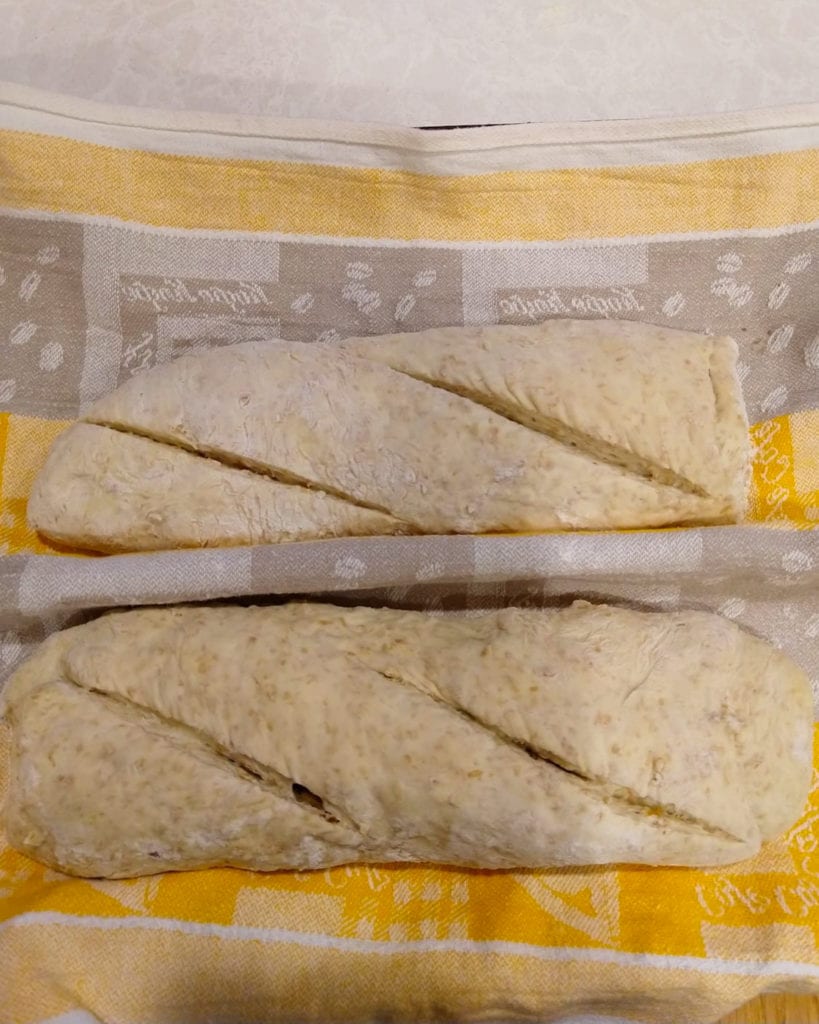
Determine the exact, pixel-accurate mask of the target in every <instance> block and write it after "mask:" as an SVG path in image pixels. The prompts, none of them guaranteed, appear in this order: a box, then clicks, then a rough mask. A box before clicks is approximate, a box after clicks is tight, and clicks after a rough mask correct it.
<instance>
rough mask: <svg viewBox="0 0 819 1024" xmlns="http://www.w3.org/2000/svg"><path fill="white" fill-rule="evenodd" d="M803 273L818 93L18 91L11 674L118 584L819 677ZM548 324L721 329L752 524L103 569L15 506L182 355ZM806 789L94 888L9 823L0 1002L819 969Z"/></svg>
mask: <svg viewBox="0 0 819 1024" xmlns="http://www.w3.org/2000/svg"><path fill="white" fill-rule="evenodd" d="M818 285H819V109H817V108H808V109H804V108H802V109H790V110H783V111H776V112H761V113H754V114H748V115H736V116H721V117H716V118H711V119H707V120H693V121H682V122H669V123H660V122H640V123H629V122H615V123H611V124H607V125H599V124H585V125H567V126H559V125H556V126H542V125H525V126H517V127H515V126H510V127H504V128H490V129H475V130H465V131H452V132H434V133H425V132H422V131H416V130H411V129H392V128H389V127H379V126H367V125H345V124H325V123H320V122H270V121H260V120H256V119H251V118H219V117H206V116H200V115H190V114H161V115H160V114H154V113H151V112H146V111H137V110H127V109H112V108H107V107H103V106H98V105H95V104H91V103H85V102H80V101H76V100H71V99H66V98H62V97H57V96H51V95H45V94H40V93H36V92H32V91H30V90H26V89H22V88H19V87H12V86H8V87H4V88H3V89H2V91H0V548H1V549H2V552H3V557H2V558H0V673H1V674H2V675H3V676H7V675H8V674H9V673H10V672H11V671H12V670H13V669H14V667H15V665H17V664H18V663H19V662H20V660H21V659H22V658H23V657H24V656H25V655H26V653H27V652H28V651H29V650H30V649H31V648H32V647H33V645H35V644H37V643H38V642H40V641H41V640H42V639H43V638H44V637H45V636H46V635H47V634H48V633H49V632H51V631H52V630H54V629H56V628H59V627H61V626H63V625H65V624H67V623H69V622H76V621H79V620H80V619H81V618H82V616H84V615H88V614H91V613H93V611H94V610H95V609H100V608H104V607H111V606H114V605H126V604H140V603H161V602H170V601H180V600H202V599H211V598H215V597H235V596H245V597H246V596H248V595H253V594H270V593H320V592H323V593H330V592H334V593H335V594H336V597H337V598H338V599H340V600H345V601H347V602H355V601H360V602H368V603H371V602H376V601H380V602H387V603H391V604H396V605H402V606H408V607H425V608H428V609H430V610H431V611H433V612H444V611H446V610H449V609H456V608H460V609H464V608H466V609H473V610H474V609H478V608H481V607H487V606H490V605H497V604H498V603H500V602H506V601H516V602H518V603H524V604H527V603H528V604H531V605H537V604H538V603H540V602H542V601H544V600H553V599H554V598H555V597H561V596H566V595H571V594H578V593H582V594H583V595H584V596H592V598H595V597H597V598H607V599H614V600H626V601H637V602H640V603H641V604H643V605H647V606H650V607H656V608H674V607H681V606H693V607H703V608H712V609H714V610H717V611H719V612H720V613H721V614H723V615H727V616H729V617H731V618H733V619H735V620H737V621H738V622H740V623H742V624H743V625H745V626H747V627H748V628H750V629H753V630H755V631H756V632H758V633H760V634H761V635H764V636H766V637H768V638H769V639H771V640H773V641H774V642H775V643H777V644H779V645H781V646H782V647H784V648H785V649H786V650H788V651H789V652H790V653H791V654H792V655H793V656H794V657H795V658H796V659H797V660H798V661H799V662H800V663H801V664H802V665H803V666H804V668H805V669H806V671H807V672H808V673H809V674H810V675H811V677H812V679H813V681H814V683H815V684H819V533H817V532H816V531H815V529H814V527H815V526H816V524H817V522H819V286H818ZM568 316H571V317H580V318H583V317H586V318H599V317H609V318H626V319H638V320H645V321H653V322H656V323H659V324H664V325H669V326H674V327H681V328H689V329H694V330H698V331H713V332H719V333H730V334H732V335H733V336H734V337H736V338H737V340H738V342H739V346H740V374H741V377H742V381H743V388H744V391H745V396H746V401H747V405H748V410H749V415H750V418H751V422H752V423H753V424H754V426H753V430H752V433H753V438H754V442H755V445H756V459H755V463H754V469H753V511H752V522H751V523H749V524H746V525H743V526H739V527H712V528H704V529H688V530H655V531H646V532H642V531H631V532H629V531H624V532H619V533H610V534H594V533H592V534H576V535H572V534H563V535H561V534H550V535H540V536H538V535H534V536H512V537H407V538H372V539H364V540H360V539H353V540H339V541H327V542H318V543H310V544H300V545H281V546H279V547H266V548H253V549H232V550H221V551H219V550H214V551H191V552H171V553H165V554H150V555H133V556H117V557H111V558H100V557H93V556H90V557H89V556H83V557H78V556H77V555H76V554H75V553H74V554H72V553H71V552H64V551H58V550H56V549H53V548H50V547H48V546H47V545H45V544H44V543H42V542H41V541H40V540H39V539H38V538H37V537H36V536H34V535H33V534H32V532H31V531H30V530H29V529H28V527H27V525H26V522H25V508H26V498H27V494H28V492H29V490H30V487H31V483H32V480H33V478H34V475H35V473H36V471H37V469H38V468H39V466H40V465H41V464H42V461H43V459H44V456H45V453H46V451H47V449H48V446H49V444H50V443H51V441H52V440H53V438H54V437H55V436H56V435H57V434H58V433H59V432H60V431H61V430H62V429H64V427H65V425H66V424H67V423H68V422H69V421H70V420H71V419H72V418H73V417H75V416H76V415H77V413H78V411H79V410H80V409H82V408H83V407H84V406H86V405H87V404H88V403H90V402H92V401H93V400H94V399H96V398H97V397H98V396H100V395H101V394H103V393H105V392H107V391H110V390H111V389H113V388H114V387H116V386H117V385H118V384H120V383H121V382H123V381H124V380H127V379H128V378H129V377H131V376H132V375H133V374H135V373H137V372H139V371H141V370H143V369H146V368H148V367H150V366H153V365H154V364H156V363H160V362H164V361H167V360H169V359H172V358H174V357H176V356H178V355H179V354H181V353H183V352H187V351H190V350H195V349H201V348H207V347H210V346H216V345H229V344H231V343H232V342H235V341H239V340H242V341H244V340H250V339H254V338H270V337H277V336H278V337H283V338H287V339H293V340H299V341H310V342H321V341H330V340H334V339H337V338H340V337H344V336H348V335H360V334H380V333H389V332H394V331H417V330H420V329H423V328H427V327H431V326H434V325H444V324H457V323H469V324H492V323H498V322H500V323H520V324H530V323H537V322H538V321H541V320H543V319H546V318H549V317H568ZM0 737H2V748H0V764H3V765H5V763H6V756H7V744H8V736H7V733H6V732H3V731H0ZM816 778H817V784H816V786H815V788H814V792H813V794H812V797H811V801H812V802H811V804H810V806H809V807H808V808H806V811H805V815H804V817H803V818H802V820H801V821H800V822H799V824H798V825H797V826H796V827H795V828H794V829H792V831H791V832H790V833H789V834H788V835H787V836H785V837H783V838H782V839H781V840H780V841H777V842H775V843H772V844H770V845H769V846H768V847H767V848H766V849H765V850H764V852H763V853H762V854H761V855H760V856H758V857H757V858H756V859H754V860H752V861H748V862H745V863H742V864H738V865H735V866H733V867H730V868H725V869H720V870H708V871H697V870H681V869H674V870H672V869H648V868H623V867H620V868H617V867H614V868H592V869H567V870H551V871H512V872H494V873H493V872H482V871H466V870H456V869H450V868H445V867H427V866H416V867H395V866H382V865H376V866H372V867H355V868H338V869H334V870H330V871H324V872H313V873H302V874H299V873H288V872H282V873H279V874H273V875H263V874H251V873H245V872H240V871H234V870H228V869H225V870H213V871H206V872H190V873H186V874H176V875H174V874H168V875H164V876H157V877H152V878H146V879H138V880H132V881H116V882H112V881H90V880H77V879H70V878H68V877H65V876H62V875H60V874H58V873H55V872H53V871H50V870H47V869H45V868H43V867H41V866H39V865H38V864H35V863H33V862H32V861H29V860H27V859H26V858H24V857H23V856H21V855H19V854H17V853H15V852H13V851H12V850H11V849H9V848H8V847H7V846H6V845H5V843H4V841H3V839H2V837H0V1019H1V1020H3V1021H7V1020H8V1021H15V1022H23V1024H28V1022H42V1021H46V1020H52V1019H59V1020H63V1021H77V1022H79V1021H83V1022H86V1024H87V1022H93V1021H95V1020H100V1021H116V1022H120V1021H123V1022H125V1021H127V1022H140V1024H141V1022H146V1024H148V1022H150V1024H159V1022H161V1024H166V1022H168V1024H169V1022H180V1024H182V1022H184V1024H197V1022H205V1021H227V1020H230V1021H239V1020H241V1021H265V1022H272V1021H276V1022H278V1021H281V1022H285V1021H288V1022H290V1021H294V1020H298V1021H301V1022H306V1024H307V1022H315V1024H319V1022H324V1021H327V1020H332V1021H334V1022H346V1021H349V1022H354V1021H372V1020H381V1019H390V1020H394V1021H413V1022H418V1021H434V1020H459V1021H460V1020H464V1021H465V1020H483V1019H487V1020H489V1019H493V1020H503V1021H512V1020H530V1021H531V1020H537V1021H540V1020H546V1019H549V1020H566V1021H568V1020H575V1019H583V1020H585V1021H590V1020H594V1021H597V1022H600V1021H603V1020H609V1019H614V1018H617V1019H628V1020H632V1019H634V1020H642V1021H650V1022H656V1024H661V1022H679V1021H682V1020H691V1021H693V1020H696V1021H701V1022H704V1021H708V1020H713V1019H715V1018H717V1017H718V1016H720V1015H721V1014H723V1013H725V1012H727V1011H728V1010H730V1009H731V1008H732V1007H734V1006H736V1005H738V1004H740V1003H741V1002H743V1001H745V1000H746V999H748V998H750V997H752V996H753V995H755V994H756V993H759V992H761V991H763V990H765V989H767V988H771V987H774V986H776V987H779V988H782V987H786V988H788V987H789V988H794V989H797V990H799V991H803V992H819V774H817V776H816ZM0 780H2V781H0V786H5V784H6V782H7V779H6V771H5V767H3V768H2V769H1V770H0ZM72 1014H73V1015H72ZM61 1015H67V1016H61Z"/></svg>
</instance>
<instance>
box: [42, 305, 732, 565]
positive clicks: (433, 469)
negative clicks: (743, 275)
mask: <svg viewBox="0 0 819 1024" xmlns="http://www.w3.org/2000/svg"><path fill="white" fill-rule="evenodd" d="M655 349H656V351H655ZM735 361H736V346H735V344H734V342H732V341H731V340H730V339H727V338H717V339H714V338H707V337H702V336H699V335H691V334H686V333H684V332H680V331H667V330H664V329H661V328H656V327H650V326H647V325H643V324H631V323H627V322H626V323H623V322H621V323H616V324H615V323H603V324H596V323H594V322H592V323H589V322H574V321H555V322H551V323H548V324H541V325H538V326H536V327H530V328H506V327H498V328H487V329H485V330H483V331H478V332H476V331H474V330H469V329H465V328H450V329H444V330H436V331H427V332H423V333H421V334H417V335H412V334H409V335H396V336H392V337H389V338H384V339H363V340H362V339H358V340H354V341H351V342H349V343H345V344H344V345H342V346H338V345H333V346H328V345H317V344H313V345H305V344H299V343H295V342H249V343H245V344H239V345H234V346H231V347H229V348H220V349H216V350H213V351H211V352H208V353H205V354H204V355H202V354H199V355H189V356H184V357H182V358H181V359H178V360H177V361H176V362H174V363H172V364H170V365H167V366H159V367H156V368H154V369H153V370H150V371H148V372H147V373H144V374H141V375H139V376H137V377H134V378H132V379H131V380H130V381H128V382H127V383H126V384H124V385H123V386H122V387H121V388H119V389H118V390H117V391H115V392H114V393H113V394H111V395H108V396H107V397H105V398H103V399H101V400H100V401H98V402H97V403H95V404H94V405H93V406H92V407H91V408H90V409H89V410H88V411H87V412H86V414H85V416H84V420H85V421H86V423H87V424H95V425H97V426H98V427H99V429H100V430H104V431H107V434H106V435H105V436H103V435H102V434H100V433H99V431H97V432H90V431H88V430H84V431H82V432H78V430H77V429H76V428H75V429H74V431H73V433H71V432H70V433H69V438H70V440H69V441H65V442H64V443H63V447H62V448H61V449H59V450H58V451H57V452H56V453H55V454H54V456H53V457H52V458H50V459H49V460H48V462H47V464H46V466H45V468H44V470H43V471H42V473H41V474H40V476H39V478H38V480H37V483H36V486H35V488H34V491H33V493H32V495H31V500H30V502H29V519H30V521H31V523H32V525H33V526H34V527H35V528H37V529H38V530H39V531H40V532H41V533H43V534H45V535H46V536H49V537H52V538H55V539H57V540H59V541H61V542H62V543H68V544H75V545H77V546H80V547H89V548H93V549H97V550H150V549H155V548H161V547H177V546H197V545H206V544H230V543H257V542H266V541H269V540H275V539H291V540H295V539H308V538H313V537H322V536H336V535H338V533H339V532H348V533H349V534H356V533H359V534H366V533H374V532H383V533H392V532H399V531H403V532H419V533H491V532H525V531H542V530H560V529H608V528H627V527H648V526H662V525H667V524H672V523H707V522H732V521H736V519H737V518H739V517H741V515H742V514H743V511H744V505H745V493H746V489H747V475H748V461H749V439H748V433H747V424H746V422H745V416H744V412H743V407H742V399H741V394H740V391H739V387H738V384H737V381H736V375H735V372H734V364H735ZM134 435H135V436H137V437H139V438H141V439H143V440H144V439H150V440H151V441H153V442H154V447H150V448H149V447H147V446H146V445H140V446H136V445H134V443H133V440H132V439H133V436H134ZM85 446H87V448H86V447H85ZM177 449H185V450H187V452H188V453H189V454H190V457H191V458H195V457H197V456H199V457H202V462H203V466H202V468H201V470H200V471H197V469H196V468H195V467H194V466H193V464H192V463H191V462H190V461H189V460H183V459H181V457H180V456H179V454H178V452H177V451H176V450H177ZM163 451H165V452H169V453H170V454H165V455H163ZM120 452H121V454H120ZM152 453H153V454H152ZM152 458H153V459H155V460H156V461H155V464H154V465H153V467H152V469H151V471H150V472H147V473H145V474H143V473H142V471H140V472H139V473H137V474H134V473H133V472H131V471H130V470H129V469H128V467H129V465H130V464H131V463H132V462H133V461H137V462H139V464H140V466H142V465H143V464H145V463H147V462H148V461H150V460H151V459H152ZM214 462H220V463H222V464H223V468H225V469H228V468H229V469H230V470H234V471H235V470H236V468H237V467H239V468H241V469H243V470H244V471H245V472H246V473H253V474H255V475H256V476H258V477H260V482H259V484H258V486H257V487H252V486H251V483H250V481H249V479H248V477H247V476H242V477H237V476H236V475H235V473H234V474H233V475H231V474H229V473H227V472H225V473H224V475H223V477H222V478H220V479H223V480H224V482H225V491H224V497H223V500H222V501H221V502H220V503H219V505H220V507H219V509H218V510H213V512H212V514H210V515H208V514H205V513H202V509H206V510H207V509H210V506H211V498H212V493H213V488H214V481H215V480H216V477H217V470H216V467H215V466H214V465H213V463H214ZM74 478H76V482H74ZM180 479H183V480H184V485H183V486H182V487H181V488H180V489H179V491H178V494H179V497H178V499H177V501H176V506H175V508H174V509H171V508H165V506H164V505H163V503H162V501H161V499H157V498H156V497H155V495H158V494H159V493H160V492H161V491H163V490H164V491H166V492H167V493H168V494H170V493H171V491H172V490H173V489H174V488H175V486H176V484H177V483H178V481H179V480H180ZM228 481H232V482H231V483H229V482H228ZM239 481H241V483H239ZM274 485H277V486H274ZM283 485H289V486H288V487H284V486H283ZM112 488H113V490H114V492H115V494H116V505H117V514H116V525H115V524H114V523H113V521H112V522H110V523H107V522H105V521H104V517H105V513H104V511H103V509H104V507H105V506H106V505H109V506H110V504H111V494H112ZM294 488H299V489H301V490H302V491H306V492H310V493H308V494H307V495H306V496H304V498H303V500H302V501H299V500H297V498H296V496H295V494H294ZM234 491H235V493H236V494H237V497H236V498H235V499H234V498H233V497H231V492H234ZM315 492H321V493H322V494H323V495H324V496H325V497H331V498H333V499H335V501H334V502H327V501H325V502H323V503H321V502H319V501H318V500H317V498H316V493H315ZM340 503H343V504H344V505H346V506H349V508H348V510H347V511H346V513H345V511H344V510H343V509H342V508H341V507H340ZM146 506H149V507H150V510H151V511H152V513H153V522H152V523H150V524H146V520H145V516H146ZM375 513H378V514H379V515H375ZM185 519H187V520H189V522H190V530H188V529H186V527H185V524H184V520H185ZM348 525H349V528H348Z"/></svg>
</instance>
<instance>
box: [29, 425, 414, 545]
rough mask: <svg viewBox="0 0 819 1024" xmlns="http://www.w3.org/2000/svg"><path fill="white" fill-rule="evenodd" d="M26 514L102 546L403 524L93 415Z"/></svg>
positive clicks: (59, 455) (256, 540)
mask: <svg viewBox="0 0 819 1024" xmlns="http://www.w3.org/2000/svg"><path fill="white" fill-rule="evenodd" d="M29 518H30V521H31V523H32V525H34V526H35V527H36V528H37V529H38V530H40V531H41V532H42V533H44V534H46V535H47V536H49V537H51V538H52V539H54V540H56V541H59V542H60V543H63V544H74V545H76V546H78V547H82V548H91V549H93V550H95V551H106V552H107V551H110V552H116V551H150V550H157V549H162V548H168V547H173V548H190V547H211V546H219V545H224V546H228V545H235V544H272V543H277V542H280V541H297V540H303V539H306V538H323V537H351V536H352V537H359V536H366V535H372V534H390V533H403V532H407V528H406V526H405V525H404V524H402V523H400V522H398V520H396V519H394V518H393V517H392V516H389V515H386V514H385V513H383V512H376V511H374V510H373V509H367V508H359V507H358V506H357V505H352V504H350V503H349V502H346V501H342V500H341V499H339V498H335V497H333V496H332V495H330V494H324V493H323V492H321V491H316V490H311V489H309V488H307V487H295V486H293V485H291V484H283V483H279V482H278V481H276V480H272V479H271V478H270V477H267V476H263V475H261V474H258V473H251V472H249V471H248V470H245V469H237V468H235V467H233V466H225V465H223V464H222V463H220V462H217V461H215V460H214V459H207V458H199V457H197V456H196V455H192V454H191V453H190V452H186V451H183V449H181V448H175V447H173V446H171V445H164V444H158V443H157V442H156V441H151V440H149V439H147V438H144V437H138V436H136V435H133V434H123V433H121V432H119V431H115V430H108V429H107V428H105V427H99V426H96V425H95V424H92V423H76V424H74V426H72V427H70V428H69V429H68V430H67V431H66V432H65V433H64V434H61V435H60V437H59V438H58V439H57V441H56V442H55V444H54V446H53V448H52V449H51V452H50V453H49V456H48V461H47V463H46V467H45V470H44V471H43V472H42V473H41V474H40V476H39V477H38V478H37V480H36V481H35V483H34V487H33V489H32V493H31V498H30V501H29Z"/></svg>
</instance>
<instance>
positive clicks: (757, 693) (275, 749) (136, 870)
mask: <svg viewBox="0 0 819 1024" xmlns="http://www.w3.org/2000/svg"><path fill="white" fill-rule="evenodd" d="M6 700H7V712H8V714H9V716H10V718H11V722H12V726H13V745H12V749H13V754H12V765H11V777H10V784H9V799H8V806H7V811H6V817H7V831H8V836H9V840H10V842H11V843H12V844H13V845H14V846H15V847H16V848H17V849H18V850H20V851H22V852H23V853H26V854H28V855H30V856H32V857H35V858H37V859H38V860H41V861H43V862H45V863H46V864H49V865H51V866H52V867H55V868H59V869H61V870H64V871H67V872H70V873H73V874H79V875H87V876H107V877H126V876H131V875H139V874H147V873H153V872H157V871H163V870H178V869H186V868H202V867H206V866H209V865H219V864H230V865H235V866H238V867H244V868H253V869H259V870H273V869H277V868H318V867H324V866H327V865H332V864H340V863H345V862H355V861H416V860H420V861H434V862H444V863H451V864H462V865H475V866H479V867H486V868H508V867H518V866H547V865H559V864H600V863H606V862H611V861H621V862H623V861H625V862H634V863H643V864H646V863H647V864H699V865H711V864H723V863H729V862H732V861H736V860H740V859H742V858H745V857H748V856H750V855H752V854H753V853H755V852H756V851H757V850H758V848H759V846H760V843H761V841H762V840H764V839H767V838H770V837H772V836H775V835H777V834H778V833H780V832H781V831H782V830H784V829H786V828H787V827H789V826H790V825H791V824H792V823H793V821H794V820H795V819H796V818H797V817H798V815H799V813H800V810H801V809H802V807H803V805H804V802H805V800H806V797H807V793H808V787H809V781H810V773H811V737H812V704H811V693H810V688H809V686H808V682H807V679H806V677H805V676H804V675H803V673H802V672H801V671H800V670H799V669H798V668H797V667H796V666H795V665H794V664H793V662H791V661H790V660H789V659H788V658H787V657H786V656H785V655H784V654H782V653H781V652H780V651H778V650H776V649H775V648H773V647H771V646H770V645H769V644H767V643H765V642H763V641H762V640H759V639H757V638H755V637H753V636H751V635H749V634H748V633H745V632H743V631H742V630H741V629H740V628H738V627H737V626H736V625H735V624H733V623H732V622H729V621H728V620H726V619H723V618H720V617H719V616H715V615H712V614H708V613H703V612H694V611H683V612H674V613H651V612H638V611H632V610H626V609H620V608H613V607H607V606H605V605H597V606H593V605H589V604H587V603H585V602H577V603H576V604H574V605H573V606H571V607H570V608H566V609H562V610H551V611H540V610H532V609H529V610H522V609H506V610H503V611H496V612H487V613H483V614H481V615H479V616H476V617H453V616H444V617H435V616H430V615H427V614H424V613H420V612H403V611H391V610H383V609H369V608H354V609H345V608H339V607H334V606H329V605H320V604H306V603H305V604H288V605H282V606H274V607H260V608H240V607H176V608H161V609H148V610H144V609H143V610H135V611H125V612H121V613H115V614H111V615H108V616H105V617H103V618H100V619H97V620H96V621H94V622H91V623H89V624H87V625H83V626H78V627H75V628H73V629H69V630H66V631H65V632H63V633H59V634H56V635H54V636H53V637H52V638H51V639H49V640H48V641H47V642H46V643H45V644H44V645H43V646H42V648H41V649H40V651H39V652H38V653H37V654H35V655H34V657H32V658H31V659H30V660H29V661H28V662H27V663H25V664H24V665H23V666H22V667H21V668H20V669H19V670H18V671H17V673H16V674H15V676H14V677H13V678H12V680H11V682H10V684H9V687H8V690H7V694H6Z"/></svg>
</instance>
